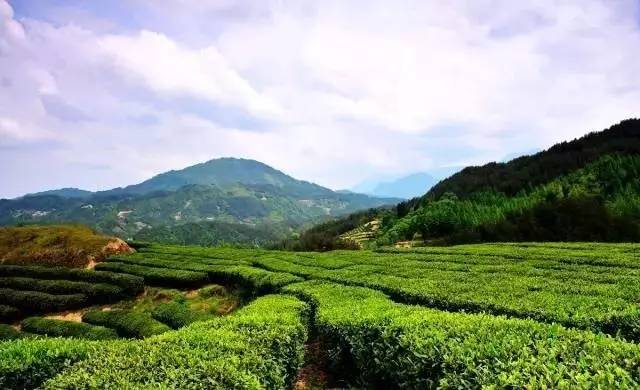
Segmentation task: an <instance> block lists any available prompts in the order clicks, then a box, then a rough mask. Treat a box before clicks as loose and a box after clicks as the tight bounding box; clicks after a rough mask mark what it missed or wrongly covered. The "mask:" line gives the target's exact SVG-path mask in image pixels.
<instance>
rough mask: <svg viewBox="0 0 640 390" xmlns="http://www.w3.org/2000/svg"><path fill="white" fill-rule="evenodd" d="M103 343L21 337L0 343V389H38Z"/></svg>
mask: <svg viewBox="0 0 640 390" xmlns="http://www.w3.org/2000/svg"><path fill="white" fill-rule="evenodd" d="M104 346H105V345H101V344H98V343H97V342H95V341H86V340H76V339H55V338H51V339H48V338H47V339H43V338H41V339H35V340H31V339H20V340H12V341H6V342H2V343H0V389H38V388H41V386H42V383H43V382H44V381H46V380H47V379H49V378H51V377H53V376H54V375H56V374H58V373H61V372H63V371H64V370H65V369H67V368H69V367H71V366H72V365H73V364H75V363H76V362H78V361H80V360H82V359H84V358H86V357H87V356H89V354H92V353H95V352H96V351H97V350H98V349H99V348H100V347H104Z"/></svg>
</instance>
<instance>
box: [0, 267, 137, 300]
mask: <svg viewBox="0 0 640 390" xmlns="http://www.w3.org/2000/svg"><path fill="white" fill-rule="evenodd" d="M0 276H3V277H27V278H34V279H48V280H61V279H62V280H73V281H82V282H89V283H105V284H113V285H116V286H119V287H122V289H123V290H124V293H125V294H126V295H127V296H133V295H136V294H138V293H140V292H141V291H142V290H144V283H143V279H142V278H140V277H138V276H134V275H128V274H121V273H114V272H104V271H90V270H86V269H72V268H64V267H38V266H18V265H0Z"/></svg>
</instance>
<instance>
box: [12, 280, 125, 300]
mask: <svg viewBox="0 0 640 390" xmlns="http://www.w3.org/2000/svg"><path fill="white" fill-rule="evenodd" d="M0 287H5V288H12V289H16V290H31V291H40V292H44V293H48V294H84V295H86V296H87V297H88V299H89V301H90V302H96V303H101V302H113V301H116V300H118V299H122V298H123V297H124V296H123V293H122V288H121V287H118V286H114V285H111V284H105V283H89V282H74V281H70V280H40V279H32V278H21V277H11V278H2V277H0Z"/></svg>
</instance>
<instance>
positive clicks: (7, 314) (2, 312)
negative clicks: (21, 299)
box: [0, 305, 20, 322]
mask: <svg viewBox="0 0 640 390" xmlns="http://www.w3.org/2000/svg"><path fill="white" fill-rule="evenodd" d="M18 318H20V310H18V309H16V308H15V307H11V306H7V305H0V322H13V321H15V320H17V319H18Z"/></svg>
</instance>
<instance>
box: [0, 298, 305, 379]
mask: <svg viewBox="0 0 640 390" xmlns="http://www.w3.org/2000/svg"><path fill="white" fill-rule="evenodd" d="M307 313H308V312H307V306H306V305H305V304H304V303H303V302H301V301H300V300H298V299H296V298H293V297H290V296H278V295H272V296H265V297H261V298H258V299H257V300H255V301H254V302H252V303H251V304H249V305H247V306H246V307H244V308H242V309H241V310H239V311H238V312H236V313H234V314H232V315H230V316H225V317H218V318H216V319H214V320H211V321H203V322H197V323H195V324H193V325H190V326H188V327H185V328H182V329H180V330H177V331H171V332H167V333H165V334H162V335H159V336H155V337H151V338H148V339H145V340H114V341H100V342H96V341H86V340H78V339H60V338H52V339H42V340H16V341H11V342H4V343H0V388H3V389H24V388H44V389H79V388H86V389H88V388H95V389H98V388H100V389H102V388H112V389H116V388H117V389H132V388H180V389H183V388H184V389H186V388H189V389H204V388H221V389H231V388H237V389H240V388H241V389H265V388H267V389H285V388H290V387H291V385H292V382H293V379H294V378H295V376H296V373H297V371H298V369H299V367H300V366H301V365H302V363H303V360H304V343H305V340H306V339H307V329H306V324H307V321H308V314H307Z"/></svg>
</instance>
